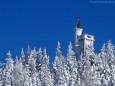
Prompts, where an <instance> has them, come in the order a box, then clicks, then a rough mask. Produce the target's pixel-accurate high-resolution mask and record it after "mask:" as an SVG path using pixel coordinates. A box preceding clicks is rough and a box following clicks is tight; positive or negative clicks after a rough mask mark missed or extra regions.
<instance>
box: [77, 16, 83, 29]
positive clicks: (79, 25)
mask: <svg viewBox="0 0 115 86" xmlns="http://www.w3.org/2000/svg"><path fill="white" fill-rule="evenodd" d="M77 28H82V27H81V23H80V17H78V21H77Z"/></svg>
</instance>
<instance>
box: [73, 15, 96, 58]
mask: <svg viewBox="0 0 115 86" xmlns="http://www.w3.org/2000/svg"><path fill="white" fill-rule="evenodd" d="M82 32H83V29H82V27H81V23H80V17H78V21H77V25H76V27H75V48H76V52H77V55H78V57H79V56H80V55H81V53H82V54H83V55H85V52H86V50H90V49H92V48H93V46H94V36H93V35H89V34H82ZM88 48H89V49H88Z"/></svg>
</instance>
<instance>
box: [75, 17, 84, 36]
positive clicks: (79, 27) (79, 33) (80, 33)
mask: <svg viewBox="0 0 115 86" xmlns="http://www.w3.org/2000/svg"><path fill="white" fill-rule="evenodd" d="M75 30H76V35H77V36H80V35H82V31H83V29H82V27H81V23H80V17H78V22H77V25H76V28H75Z"/></svg>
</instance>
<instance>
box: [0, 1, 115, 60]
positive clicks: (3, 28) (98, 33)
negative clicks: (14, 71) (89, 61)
mask: <svg viewBox="0 0 115 86" xmlns="http://www.w3.org/2000/svg"><path fill="white" fill-rule="evenodd" d="M78 16H80V18H81V24H82V27H83V30H84V33H88V34H92V35H94V36H95V52H99V51H100V48H101V46H102V44H103V43H104V42H107V41H108V40H109V39H110V40H112V43H113V44H115V38H114V37H115V3H103V4H99V3H95V4H94V3H90V0H19V1H18V0H14V1H13V0H1V1H0V60H1V61H3V60H4V59H5V58H6V53H7V52H8V51H9V50H10V51H11V53H12V54H13V56H12V57H13V58H15V55H18V56H19V55H20V50H21V48H22V47H23V48H24V50H25V51H26V49H27V46H28V45H30V46H31V48H34V47H36V49H38V48H39V47H41V48H47V52H48V54H49V55H50V58H51V60H52V59H53V58H54V56H55V48H56V46H57V41H60V43H61V46H62V48H61V50H62V52H63V54H64V55H66V52H67V46H68V44H69V41H72V43H73V44H74V28H75V26H76V23H77V17H78Z"/></svg>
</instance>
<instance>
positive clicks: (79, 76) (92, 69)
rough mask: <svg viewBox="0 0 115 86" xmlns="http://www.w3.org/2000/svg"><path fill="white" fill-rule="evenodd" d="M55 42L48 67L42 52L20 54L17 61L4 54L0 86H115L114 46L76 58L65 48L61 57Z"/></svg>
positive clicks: (58, 46)
mask: <svg viewBox="0 0 115 86" xmlns="http://www.w3.org/2000/svg"><path fill="white" fill-rule="evenodd" d="M60 48H61V46H60V43H59V42H58V44H57V48H56V56H55V59H54V61H53V63H52V64H51V63H50V62H49V56H48V55H47V52H46V49H44V50H42V49H41V48H39V50H38V51H37V50H36V49H30V48H28V49H27V52H26V53H24V51H23V49H22V50H21V54H20V58H18V57H17V56H16V59H15V60H13V59H12V55H11V53H10V51H9V52H8V53H7V58H6V61H7V62H6V63H5V64H4V65H3V67H1V69H0V86H115V58H114V46H113V45H112V44H111V41H108V43H106V44H103V46H102V49H101V51H100V53H99V54H95V53H94V49H90V47H89V48H88V49H87V50H86V51H85V55H83V54H82V53H81V55H80V57H79V58H78V57H77V55H76V54H75V51H74V50H73V48H72V43H71V42H70V44H69V45H68V52H67V55H66V56H63V55H62V52H61V50H60Z"/></svg>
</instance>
